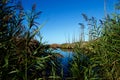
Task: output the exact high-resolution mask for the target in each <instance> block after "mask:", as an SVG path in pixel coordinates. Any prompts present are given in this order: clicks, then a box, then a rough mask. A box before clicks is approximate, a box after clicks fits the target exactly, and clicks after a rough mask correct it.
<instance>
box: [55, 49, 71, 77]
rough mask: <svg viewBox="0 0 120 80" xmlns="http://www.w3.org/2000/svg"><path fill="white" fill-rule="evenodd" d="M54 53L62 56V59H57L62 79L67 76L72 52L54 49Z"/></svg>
mask: <svg viewBox="0 0 120 80" xmlns="http://www.w3.org/2000/svg"><path fill="white" fill-rule="evenodd" d="M55 52H57V53H60V54H61V55H63V58H59V60H60V61H61V64H62V67H63V74H64V77H67V76H69V72H68V71H69V70H68V69H69V61H70V60H71V59H72V56H73V52H72V50H67V49H66V50H61V49H59V48H58V49H56V50H55Z"/></svg>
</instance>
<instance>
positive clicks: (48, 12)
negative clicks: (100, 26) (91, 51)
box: [22, 0, 116, 44]
mask: <svg viewBox="0 0 120 80" xmlns="http://www.w3.org/2000/svg"><path fill="white" fill-rule="evenodd" d="M22 1H23V6H24V8H25V9H26V10H29V9H30V8H31V5H32V4H33V3H36V4H37V10H39V11H42V14H41V17H40V19H39V20H38V22H39V23H43V22H44V21H46V20H48V22H47V23H46V25H45V26H44V27H43V28H42V29H41V33H42V36H43V40H44V41H45V42H48V43H50V44H51V43H59V44H60V43H65V42H68V41H71V42H72V39H73V37H76V38H77V39H78V37H79V32H80V26H79V25H78V23H81V22H83V23H84V22H85V21H84V19H83V17H82V16H81V14H82V13H85V14H86V15H87V16H88V17H92V16H94V17H96V18H97V19H102V18H104V7H103V6H104V0H22ZM115 1H116V0H107V12H108V13H112V12H113V11H114V7H113V6H114V4H115ZM85 33H86V35H87V32H85ZM86 39H87V37H86Z"/></svg>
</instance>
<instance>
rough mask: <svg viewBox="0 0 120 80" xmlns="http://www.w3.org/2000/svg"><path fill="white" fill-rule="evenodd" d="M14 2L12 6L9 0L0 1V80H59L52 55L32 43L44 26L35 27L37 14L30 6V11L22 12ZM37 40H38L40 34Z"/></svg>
mask: <svg viewBox="0 0 120 80" xmlns="http://www.w3.org/2000/svg"><path fill="white" fill-rule="evenodd" d="M18 3H19V4H18V5H15V4H14V2H10V1H9V0H1V1H0V14H1V15H0V21H1V23H0V57H1V58H0V79H1V80H3V79H4V80H38V79H43V80H46V79H48V78H49V77H50V76H53V77H52V78H54V79H55V78H59V75H57V74H56V72H57V69H58V68H59V62H58V61H57V56H56V53H54V52H53V51H52V50H51V49H49V47H46V46H45V45H44V44H43V43H42V42H39V41H37V40H35V36H37V34H38V33H39V31H40V30H41V28H42V27H43V26H44V25H45V24H46V22H45V23H43V24H41V25H39V23H37V22H36V19H38V18H39V15H40V14H41V11H40V12H37V11H36V5H35V4H34V5H33V6H32V9H31V11H29V12H25V11H24V9H23V7H22V4H21V2H18ZM24 23H27V24H28V25H26V24H24ZM39 37H40V41H41V40H42V37H41V35H39Z"/></svg>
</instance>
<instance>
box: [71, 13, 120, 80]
mask: <svg viewBox="0 0 120 80" xmlns="http://www.w3.org/2000/svg"><path fill="white" fill-rule="evenodd" d="M87 19H88V18H87ZM90 20H93V21H94V19H90ZM119 20H120V16H119V14H114V15H113V16H108V17H107V18H106V19H104V20H102V23H100V24H99V25H96V24H94V23H91V24H89V25H92V26H91V27H92V31H91V32H90V33H91V34H90V35H91V39H92V40H90V41H88V43H87V44H86V45H85V46H83V47H81V45H82V44H83V43H82V41H80V42H78V43H77V44H76V46H75V48H74V53H75V55H74V57H73V61H72V63H71V73H72V76H73V77H76V78H77V79H78V80H79V79H80V80H93V79H97V80H103V79H105V80H119V79H120V75H119V73H120V69H119V67H120V55H119V53H120V49H119V48H120V45H119V44H120V43H119V42H120V34H119V33H120V29H119V28H120V22H119ZM95 26H96V27H95ZM97 26H98V27H97ZM99 27H100V28H99ZM97 28H98V29H97ZM99 29H100V30H99ZM99 33H100V34H99ZM94 36H95V38H94Z"/></svg>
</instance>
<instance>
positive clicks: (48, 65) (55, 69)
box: [0, 0, 120, 80]
mask: <svg viewBox="0 0 120 80" xmlns="http://www.w3.org/2000/svg"><path fill="white" fill-rule="evenodd" d="M115 8H116V10H118V11H119V9H120V2H119V1H118V3H117V4H116V6H115ZM40 14H41V11H38V12H37V11H36V5H35V4H34V5H33V6H32V7H31V11H29V12H27V11H25V10H24V8H23V7H22V5H21V2H18V4H14V2H11V1H10V0H0V80H119V79H120V14H119V13H113V14H112V15H111V14H110V15H107V16H105V18H104V19H103V20H96V19H95V18H94V17H90V18H89V17H88V16H87V15H85V14H82V16H83V18H84V19H85V21H86V23H87V24H88V27H89V28H88V29H89V30H88V31H89V35H88V36H89V40H88V41H87V42H84V23H79V25H80V26H81V29H82V31H83V32H81V39H80V40H79V41H77V42H74V43H73V44H69V45H70V46H69V45H68V44H67V45H66V44H63V45H62V46H63V47H64V46H65V47H66V46H67V48H72V51H73V52H74V53H73V54H74V55H72V58H71V59H70V60H69V61H68V62H67V66H68V65H69V67H66V66H65V67H66V68H65V69H67V73H69V75H67V74H66V72H65V71H64V69H63V65H62V63H61V61H60V58H62V55H60V54H59V52H58V51H55V50H53V49H52V48H50V47H49V46H46V44H45V43H44V42H43V41H42V36H41V34H40V30H41V28H42V27H43V26H44V24H46V22H44V23H43V24H39V23H38V22H36V21H37V19H38V18H39V15H40ZM36 37H37V39H36ZM38 37H39V40H38ZM83 43H84V44H83ZM73 46H74V47H73ZM67 59H69V58H67Z"/></svg>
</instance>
